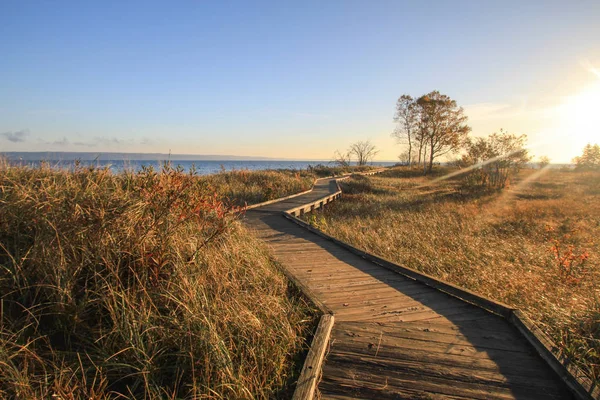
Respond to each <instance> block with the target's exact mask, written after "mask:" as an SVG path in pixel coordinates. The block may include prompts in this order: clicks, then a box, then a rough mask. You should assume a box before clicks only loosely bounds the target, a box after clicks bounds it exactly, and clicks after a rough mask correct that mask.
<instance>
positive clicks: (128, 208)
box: [0, 162, 316, 399]
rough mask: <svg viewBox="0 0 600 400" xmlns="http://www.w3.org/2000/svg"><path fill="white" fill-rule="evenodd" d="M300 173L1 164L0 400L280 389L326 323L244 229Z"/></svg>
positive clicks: (246, 394) (278, 393)
mask: <svg viewBox="0 0 600 400" xmlns="http://www.w3.org/2000/svg"><path fill="white" fill-rule="evenodd" d="M313 179H314V175H313V174H310V173H303V174H302V173H298V172H273V171H266V172H252V173H250V172H247V171H236V172H232V173H221V174H217V175H214V176H210V177H198V176H194V174H192V173H185V172H183V171H181V170H178V169H174V168H171V167H169V166H168V165H167V166H165V167H164V169H163V170H162V171H158V172H157V171H153V170H151V169H146V170H142V171H140V172H137V173H134V172H123V173H119V174H114V173H111V172H110V171H108V170H106V169H96V168H88V167H85V168H84V167H81V166H79V167H78V166H74V167H73V169H72V170H70V171H64V170H63V171H60V170H54V169H51V168H48V167H44V166H42V167H41V168H25V167H11V166H9V165H8V164H7V163H6V162H3V163H0V296H1V298H0V398H27V399H46V398H58V399H79V398H85V399H109V398H115V399H116V398H136V399H143V398H173V399H175V398H178V399H179V398H223V399H225V398H227V399H230V398H240V399H242V398H248V399H250V398H277V397H282V396H284V397H285V396H287V394H289V391H290V390H293V385H294V380H295V378H297V374H298V372H299V367H301V364H302V361H303V354H304V353H303V352H304V351H305V350H306V348H307V338H308V337H309V336H310V335H311V332H312V329H314V326H315V323H316V311H315V310H314V308H313V307H312V305H310V304H308V303H307V302H306V301H305V300H304V298H303V296H302V295H301V294H300V293H299V292H298V291H297V290H296V288H295V287H293V286H291V284H290V283H289V282H288V281H287V280H286V278H285V277H284V275H283V273H282V272H281V270H280V269H279V267H278V266H277V265H276V263H275V262H274V261H273V260H272V258H271V257H270V255H269V253H268V251H267V250H266V249H265V247H264V246H263V245H262V243H260V242H259V241H257V240H256V239H254V238H253V237H252V235H250V234H249V233H248V232H247V231H246V230H245V229H244V227H243V226H242V224H241V223H240V221H239V217H240V216H241V215H242V214H243V207H240V205H242V204H245V203H255V202H259V201H263V200H269V199H272V198H275V197H279V196H283V195H288V194H292V193H295V192H298V191H302V190H306V189H308V188H310V186H311V185H312V182H313Z"/></svg>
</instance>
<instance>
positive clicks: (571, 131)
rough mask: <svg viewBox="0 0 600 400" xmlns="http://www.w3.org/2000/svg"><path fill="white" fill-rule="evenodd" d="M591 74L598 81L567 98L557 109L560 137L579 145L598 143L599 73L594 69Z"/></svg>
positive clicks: (599, 139) (599, 109)
mask: <svg viewBox="0 0 600 400" xmlns="http://www.w3.org/2000/svg"><path fill="white" fill-rule="evenodd" d="M591 72H593V73H594V74H595V75H597V76H598V78H599V79H596V80H595V81H594V82H592V83H591V84H589V85H587V86H586V87H585V88H584V89H582V90H581V91H580V92H578V93H577V94H575V95H573V96H568V97H567V98H566V99H565V101H564V102H563V103H562V104H561V105H560V106H559V107H558V114H559V115H558V116H559V121H560V129H561V131H562V132H561V133H562V135H564V137H565V138H572V139H573V140H574V141H577V142H579V143H580V144H587V143H598V142H599V141H600V72H599V71H598V70H596V69H594V70H591Z"/></svg>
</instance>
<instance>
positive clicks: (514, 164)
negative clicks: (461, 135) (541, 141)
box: [463, 129, 531, 188]
mask: <svg viewBox="0 0 600 400" xmlns="http://www.w3.org/2000/svg"><path fill="white" fill-rule="evenodd" d="M526 143H527V135H520V136H517V135H515V134H512V133H508V132H506V131H504V130H502V129H501V130H500V133H493V134H491V135H490V136H488V137H487V138H482V137H478V138H475V139H468V140H467V141H466V145H465V147H466V149H467V153H466V154H465V155H464V156H463V165H468V166H470V167H471V168H472V171H471V172H470V173H469V174H468V175H467V180H468V181H470V182H471V183H476V184H479V185H480V186H488V187H495V188H503V187H505V186H506V184H507V183H508V181H509V180H510V178H511V177H512V176H514V175H515V174H517V173H518V172H519V171H520V170H521V169H522V168H523V167H524V166H525V165H526V164H527V163H528V162H529V160H530V159H531V157H530V156H529V152H528V151H527V149H525V145H526Z"/></svg>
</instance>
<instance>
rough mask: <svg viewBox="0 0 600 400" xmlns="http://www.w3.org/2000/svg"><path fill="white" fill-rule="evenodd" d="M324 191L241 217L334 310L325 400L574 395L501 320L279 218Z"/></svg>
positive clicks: (324, 382)
mask: <svg viewBox="0 0 600 400" xmlns="http://www.w3.org/2000/svg"><path fill="white" fill-rule="evenodd" d="M330 190H332V189H331V187H330V182H325V183H323V184H321V185H318V186H317V187H316V188H315V191H314V192H313V193H309V194H306V195H303V196H300V197H297V198H294V199H290V200H286V201H284V202H281V203H276V204H273V205H270V206H266V207H261V208H258V209H255V210H251V211H249V212H248V213H247V216H246V223H247V224H248V225H249V226H250V227H251V228H252V229H254V230H255V232H256V234H257V235H258V236H259V237H260V238H262V239H263V240H265V241H266V242H267V243H268V244H269V245H270V246H271V248H272V250H273V254H274V256H275V257H276V258H277V259H278V261H280V262H281V263H282V264H283V266H284V267H285V268H286V269H287V270H288V271H289V272H290V273H291V274H293V275H294V276H295V278H296V279H298V280H299V281H300V282H301V283H302V284H303V285H305V286H306V287H308V288H309V289H310V290H311V292H312V293H313V295H314V296H316V297H317V298H318V299H319V301H321V302H322V303H324V304H325V305H326V307H328V308H329V309H330V310H331V311H332V312H333V313H334V314H335V316H336V323H335V326H334V328H333V331H332V337H331V347H330V352H329V354H328V356H327V358H326V361H325V365H324V367H323V376H322V380H321V382H320V384H319V390H320V392H321V395H322V397H323V398H374V399H387V398H390V399H392V398H393V399H398V398H407V399H420V398H424V399H432V398H457V399H461V398H478V399H490V398H497V399H512V398H518V399H530V398H531V399H552V398H555V399H565V398H567V399H568V398H571V396H570V393H569V392H568V391H567V389H566V388H565V387H564V385H563V384H562V381H561V380H560V379H559V377H558V376H556V375H555V374H554V372H553V371H552V370H551V369H550V368H549V367H548V366H547V364H545V363H544V362H543V361H542V359H541V358H540V357H539V356H538V355H537V353H536V352H535V351H534V349H533V348H532V347H531V346H530V345H529V344H528V343H527V342H526V340H525V339H524V338H523V337H522V336H521V335H520V334H519V333H518V332H517V331H516V330H515V329H514V328H513V327H512V326H510V325H509V324H508V323H507V322H506V321H505V320H504V319H503V318H502V317H499V316H496V315H494V314H491V313H489V312H487V311H484V310H482V309H480V308H478V307H475V306H473V305H470V304H467V303H465V302H463V301H462V300H459V299H456V298H454V297H451V296H449V295H447V294H445V293H442V292H440V291H437V290H435V289H433V288H430V287H428V286H425V285H423V284H421V283H418V282H415V281H413V280H411V279H408V278H405V277H403V276H401V275H399V274H397V273H394V272H392V271H389V270H387V269H384V268H382V267H380V266H377V265H375V264H373V263H371V262H369V261H367V260H365V259H363V258H361V257H359V256H357V255H355V254H353V253H351V252H349V251H348V250H346V249H344V248H342V247H340V246H338V245H336V244H334V243H333V242H331V241H328V240H326V239H324V238H322V237H320V236H318V235H316V234H313V233H311V232H309V231H307V230H305V229H303V228H302V227H300V226H298V225H296V224H294V223H293V222H291V221H289V220H287V219H285V218H284V217H283V216H282V215H281V211H282V210H285V209H289V208H292V207H295V206H298V205H301V204H305V203H308V202H310V201H313V200H316V199H317V198H320V197H323V196H324V195H326V194H328V193H329V192H330ZM319 196H320V197H319Z"/></svg>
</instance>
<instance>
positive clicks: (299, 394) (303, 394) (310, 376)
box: [292, 314, 335, 400]
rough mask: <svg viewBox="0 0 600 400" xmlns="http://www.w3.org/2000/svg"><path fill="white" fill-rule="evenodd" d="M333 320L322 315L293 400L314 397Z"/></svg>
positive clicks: (329, 316) (327, 315) (331, 317)
mask: <svg viewBox="0 0 600 400" xmlns="http://www.w3.org/2000/svg"><path fill="white" fill-rule="evenodd" d="M334 321H335V318H334V316H333V315H331V314H324V315H322V316H321V319H320V320H319V326H318V327H317V331H316V332H315V336H314V338H313V340H312V343H311V345H310V349H309V350H308V355H307V356H306V360H305V361H304V366H303V367H302V371H301V372H300V376H299V378H298V383H297V384H296V390H294V395H293V397H292V399H293V400H312V399H313V398H314V396H315V391H316V389H317V384H318V383H319V379H320V378H321V371H322V367H323V359H324V358H325V353H326V351H327V348H328V347H329V337H330V336H331V330H332V328H333V323H334Z"/></svg>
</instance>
